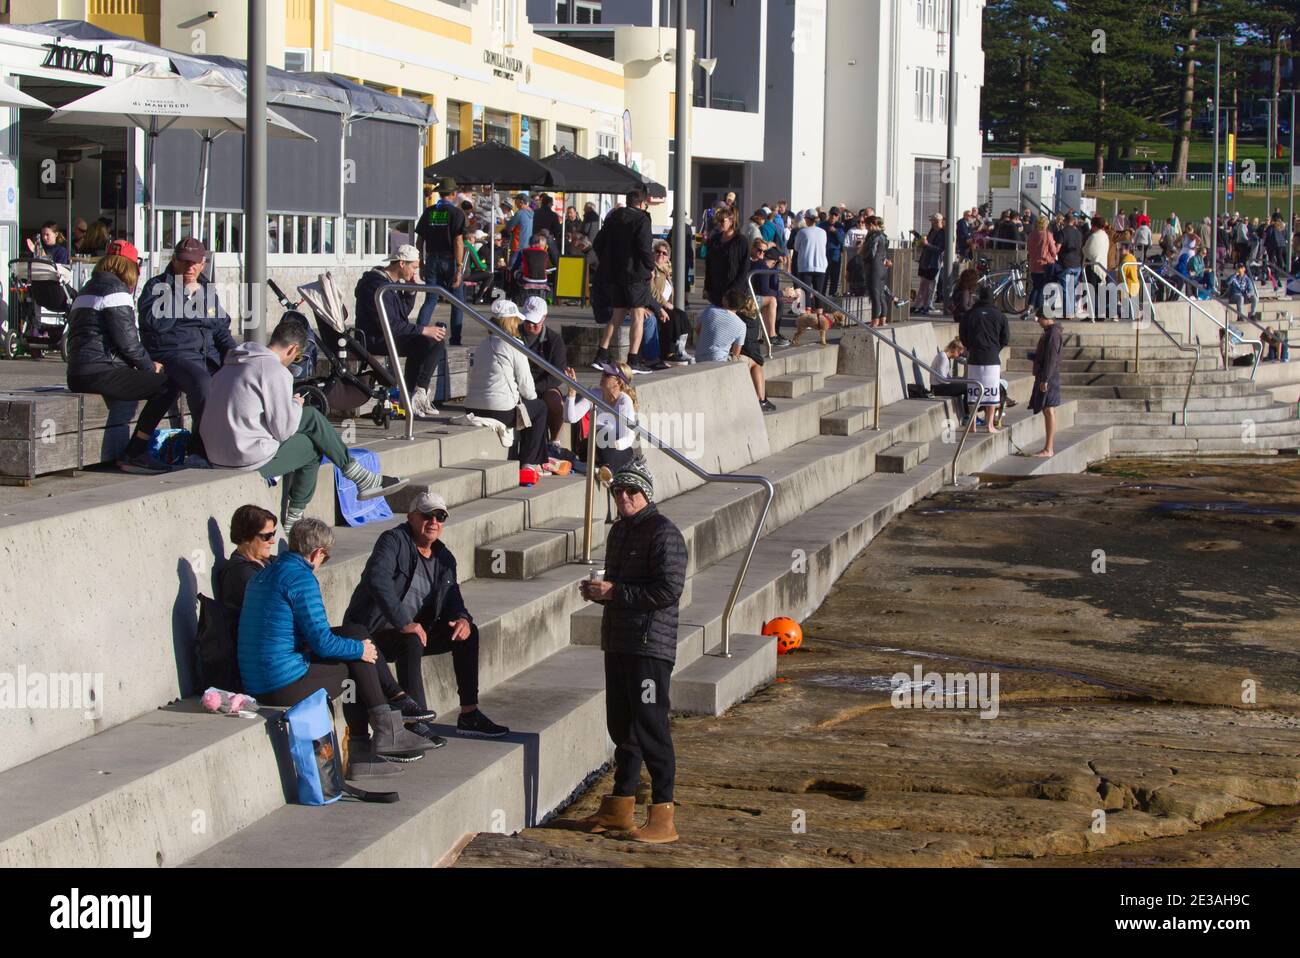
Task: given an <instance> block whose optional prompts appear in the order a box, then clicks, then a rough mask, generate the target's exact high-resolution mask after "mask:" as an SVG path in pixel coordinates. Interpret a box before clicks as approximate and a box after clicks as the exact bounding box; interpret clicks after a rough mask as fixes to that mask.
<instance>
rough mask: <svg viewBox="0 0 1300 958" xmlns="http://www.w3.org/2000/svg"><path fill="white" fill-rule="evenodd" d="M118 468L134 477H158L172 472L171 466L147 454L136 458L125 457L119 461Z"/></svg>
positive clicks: (139, 454)
mask: <svg viewBox="0 0 1300 958" xmlns="http://www.w3.org/2000/svg"><path fill="white" fill-rule="evenodd" d="M117 468H119V469H121V470H122V471H123V472H128V473H130V474H131V475H133V476H158V475H161V474H162V473H164V472H171V471H172V470H171V466H168V465H166V464H165V463H161V462H159V461H158V460H157V459H155V458H154V457H153V456H151V455H149V453H147V452H139V453H136V454H135V455H134V456H123V457H122V458H121V459H119V460H118V461H117Z"/></svg>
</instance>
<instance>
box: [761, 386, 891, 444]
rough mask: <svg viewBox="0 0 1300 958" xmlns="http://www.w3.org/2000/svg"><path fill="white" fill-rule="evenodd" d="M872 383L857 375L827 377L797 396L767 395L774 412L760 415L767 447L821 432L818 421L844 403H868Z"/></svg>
mask: <svg viewBox="0 0 1300 958" xmlns="http://www.w3.org/2000/svg"><path fill="white" fill-rule="evenodd" d="M874 393H875V385H874V383H873V382H872V381H871V380H869V379H865V378H862V377H859V376H829V377H827V378H826V380H825V383H824V384H823V385H822V387H821V388H820V389H814V390H811V391H809V392H806V393H804V394H803V395H802V396H799V397H798V398H797V399H776V398H773V397H772V396H770V395H769V397H768V398H769V399H771V401H772V404H773V405H774V406H776V412H774V413H768V414H767V415H766V416H764V417H763V423H764V425H766V426H767V436H768V447H769V448H770V449H771V451H773V452H779V451H780V450H782V449H788V448H789V447H790V446H793V445H794V444H795V443H799V442H803V441H804V440H805V439H808V438H810V437H812V436H817V435H820V434H821V420H822V417H823V416H828V415H830V414H831V413H833V412H836V411H838V410H840V409H843V408H845V407H847V406H869V405H870V404H871V403H872V401H873V396H874Z"/></svg>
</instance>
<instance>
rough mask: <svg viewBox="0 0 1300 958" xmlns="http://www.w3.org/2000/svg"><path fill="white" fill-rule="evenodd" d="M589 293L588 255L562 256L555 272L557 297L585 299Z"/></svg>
mask: <svg viewBox="0 0 1300 958" xmlns="http://www.w3.org/2000/svg"><path fill="white" fill-rule="evenodd" d="M586 293H587V257H585V256H561V257H560V266H559V269H558V270H557V271H556V273H555V296H556V298H557V299H579V300H580V299H585V298H586Z"/></svg>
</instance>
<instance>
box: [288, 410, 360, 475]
mask: <svg viewBox="0 0 1300 958" xmlns="http://www.w3.org/2000/svg"><path fill="white" fill-rule="evenodd" d="M298 435H300V436H307V437H308V438H309V439H310V440H311V441H312V444H313V445H314V446H315V447H316V450H317V454H318V455H321V456H324V457H325V458H326V459H328V460H329V461H330V462H332V463H334V465H336V466H338V467H339V469H340V470H342V469H346V468H347V467H348V463H350V462H351V461H352V454H351V453H350V452H348V447H347V446H345V445H344V444H343V440H342V439H341V438H340V437H339V433H338V430H337V429H335V428H334V425H333V423H331V422H330V421H329V420H328V419H326V418H325V417H324V415H322V414H321V413H320V411H319V410H316V409H312V408H310V407H308V408H306V409H303V411H302V421H301V422H299V423H298Z"/></svg>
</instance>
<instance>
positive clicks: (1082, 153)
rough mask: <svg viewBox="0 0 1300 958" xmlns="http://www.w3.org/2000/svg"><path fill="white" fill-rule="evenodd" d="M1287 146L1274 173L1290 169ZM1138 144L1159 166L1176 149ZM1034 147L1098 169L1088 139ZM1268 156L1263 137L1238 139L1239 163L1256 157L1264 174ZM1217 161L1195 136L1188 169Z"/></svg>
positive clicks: (1113, 167) (1136, 162)
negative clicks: (1150, 152) (1288, 166)
mask: <svg viewBox="0 0 1300 958" xmlns="http://www.w3.org/2000/svg"><path fill="white" fill-rule="evenodd" d="M1287 146H1288V143H1287V141H1283V143H1282V151H1283V154H1284V155H1283V157H1282V159H1280V160H1278V159H1274V161H1273V165H1274V166H1275V167H1276V169H1275V170H1274V172H1282V173H1284V172H1286V156H1285V153H1286V148H1287ZM1138 147H1139V148H1146V149H1149V150H1152V151H1154V152H1153V153H1152V154H1150V158H1151V159H1154V160H1155V161H1156V165H1157V166H1159V165H1160V164H1161V163H1168V162H1169V158H1170V156H1171V155H1172V151H1173V144H1172V143H1169V142H1164V143H1161V142H1158V141H1155V140H1147V141H1144V142H1140V143H1139V144H1138ZM1223 149H1224V147H1223V145H1222V144H1220V147H1219V162H1220V163H1222V162H1223ZM1031 150H1032V152H1034V153H1046V154H1048V155H1049V156H1059V157H1061V159H1063V160H1065V165H1066V166H1068V167H1076V168H1079V169H1082V170H1083V171H1084V172H1085V173H1091V172H1094V169H1095V168H1094V166H1093V162H1092V144H1091V143H1088V142H1084V141H1083V140H1072V141H1070V142H1067V143H1052V144H1037V145H1035V146H1033V147H1031ZM1014 151H1015V147H1014V146H1008V145H1006V144H1003V145H1000V146H998V145H992V144H990V145H989V146H988V147H986V152H989V153H1002V152H1014ZM1267 158H1268V145H1267V144H1266V143H1264V142H1263V141H1262V140H1249V141H1242V140H1238V141H1237V162H1238V163H1240V162H1241V161H1242V160H1246V159H1252V160H1254V161H1255V165H1256V167H1257V168H1258V171H1259V172H1260V173H1263V172H1264V163H1265V161H1266V160H1267ZM1146 163H1147V158H1146V157H1137V156H1135V157H1133V158H1132V159H1130V160H1118V161H1116V162H1113V163H1107V164H1106V169H1107V171H1108V172H1111V173H1125V172H1128V171H1129V170H1130V169H1132V170H1141V169H1142V168H1143V167H1145V165H1146ZM1213 163H1214V144H1213V143H1212V142H1211V141H1210V140H1209V139H1193V140H1192V144H1191V152H1190V154H1189V156H1188V172H1189V173H1195V172H1204V173H1208V172H1209V171H1210V169H1211V167H1212V165H1213Z"/></svg>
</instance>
